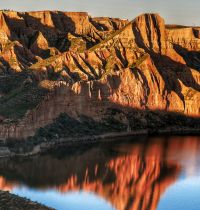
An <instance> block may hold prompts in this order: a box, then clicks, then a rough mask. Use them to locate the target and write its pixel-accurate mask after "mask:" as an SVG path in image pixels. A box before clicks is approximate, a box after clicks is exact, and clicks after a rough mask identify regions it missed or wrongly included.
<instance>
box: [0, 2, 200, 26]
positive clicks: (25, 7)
mask: <svg viewBox="0 0 200 210" xmlns="http://www.w3.org/2000/svg"><path fill="white" fill-rule="evenodd" d="M0 9H11V10H14V11H41V10H59V11H68V12H88V14H89V15H91V16H92V17H116V18H127V19H129V20H132V19H134V18H135V17H137V16H139V15H141V14H143V13H159V14H160V16H161V17H162V18H164V20H165V23H166V24H181V25H187V26H200V12H199V9H200V1H199V0H0Z"/></svg>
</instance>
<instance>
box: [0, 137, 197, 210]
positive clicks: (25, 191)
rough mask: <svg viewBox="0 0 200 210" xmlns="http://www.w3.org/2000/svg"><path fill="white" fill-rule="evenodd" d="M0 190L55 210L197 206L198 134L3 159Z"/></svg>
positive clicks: (75, 146)
mask: <svg viewBox="0 0 200 210" xmlns="http://www.w3.org/2000/svg"><path fill="white" fill-rule="evenodd" d="M0 190H8V191H10V192H11V193H13V194H16V195H19V196H22V197H27V198H29V199H31V200H32V201H37V202H39V203H42V204H45V205H46V206H49V207H53V208H55V209H58V210H86V209H87V210H92V209H95V210H101V209H102V210H129V209H130V210H135V209H137V210H154V209H157V210H172V209H173V210H174V209H181V210H186V209H187V210H188V209H190V210H197V209H200V199H199V195H200V137H198V136H167V135H166V136H132V137H123V138H115V139H105V140H103V141H100V142H94V143H73V144H65V145H59V146H56V147H54V148H52V149H50V150H48V151H45V152H44V153H42V154H40V155H37V156H32V157H25V158H22V157H18V158H16V157H10V158H3V159H0Z"/></svg>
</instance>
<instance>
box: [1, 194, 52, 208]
mask: <svg viewBox="0 0 200 210" xmlns="http://www.w3.org/2000/svg"><path fill="white" fill-rule="evenodd" d="M11 209H12V210H15V209H16V210H17V209H20V210H27V209H31V210H35V209H37V210H55V209H53V208H49V207H47V206H45V205H42V204H39V203H37V202H33V201H31V200H29V199H27V198H22V197H19V196H17V195H14V194H11V193H9V192H8V191H0V210H11Z"/></svg>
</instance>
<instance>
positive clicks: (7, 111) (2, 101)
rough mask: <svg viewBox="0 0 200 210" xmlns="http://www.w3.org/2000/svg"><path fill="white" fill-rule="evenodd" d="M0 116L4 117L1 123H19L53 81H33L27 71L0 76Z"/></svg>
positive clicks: (47, 90) (35, 105)
mask: <svg viewBox="0 0 200 210" xmlns="http://www.w3.org/2000/svg"><path fill="white" fill-rule="evenodd" d="M0 82H1V87H0V92H1V94H2V95H3V97H1V98H0V116H3V118H5V119H4V120H1V121H0V122H1V123H4V124H11V123H14V124H16V123H19V122H20V121H21V120H22V119H23V117H24V116H25V114H26V112H27V111H28V110H29V109H33V108H36V107H37V105H38V104H39V102H40V101H41V100H42V99H43V98H44V96H45V95H46V94H47V93H48V92H49V91H50V89H51V88H52V87H53V86H54V84H55V83H56V82H55V81H47V80H44V81H41V82H39V81H36V80H35V81H34V80H32V79H31V78H30V76H29V77H28V75H27V72H21V73H16V74H14V75H12V76H5V77H0Z"/></svg>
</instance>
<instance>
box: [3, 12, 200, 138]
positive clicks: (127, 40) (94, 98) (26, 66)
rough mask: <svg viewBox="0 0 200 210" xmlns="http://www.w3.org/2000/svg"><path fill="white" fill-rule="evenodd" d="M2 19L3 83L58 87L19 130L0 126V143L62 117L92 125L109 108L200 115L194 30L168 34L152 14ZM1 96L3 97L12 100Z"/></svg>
mask: <svg viewBox="0 0 200 210" xmlns="http://www.w3.org/2000/svg"><path fill="white" fill-rule="evenodd" d="M0 17H1V25H0V30H1V31H2V33H1V38H0V40H1V41H0V43H1V44H0V52H1V55H0V56H1V57H0V67H1V68H0V70H1V71H0V72H1V75H2V78H5V79H6V78H7V77H12V75H14V74H17V73H18V72H23V73H24V74H27V78H30V79H28V81H31V82H32V85H37V84H38V83H37V82H38V81H40V82H41V81H43V80H44V81H45V80H49V81H50V82H51V81H56V83H55V84H56V85H55V87H54V88H53V89H51V90H50V93H49V94H48V95H46V97H45V98H44V99H43V100H42V101H40V103H38V104H37V108H35V109H32V110H27V112H26V114H25V116H24V117H23V120H21V121H20V123H19V124H18V125H17V126H16V125H13V124H12V123H11V124H7V125H6V126H5V125H4V123H3V124H2V125H0V129H1V134H0V138H1V139H5V138H7V137H22V136H23V137H27V136H28V135H34V132H35V130H36V129H38V128H40V127H43V126H45V125H47V124H50V123H52V122H53V118H55V117H57V116H58V115H59V114H60V113H62V112H66V113H71V112H72V111H73V112H72V113H76V112H77V113H79V114H86V115H87V116H90V117H92V118H93V119H95V120H97V121H100V120H101V118H102V117H103V115H101V114H99V113H100V111H101V110H105V109H106V108H108V107H113V106H118V107H119V108H120V109H122V110H129V111H130V112H131V110H134V109H138V110H141V111H146V112H148V111H161V112H163V113H165V112H178V113H182V114H185V115H187V116H193V117H199V115H200V105H199V104H200V103H199V100H200V92H199V85H200V73H199V72H200V60H199V59H200V54H199V49H200V39H199V38H198V28H195V29H193V28H191V27H189V28H181V29H166V28H165V23H164V20H163V19H162V18H161V17H160V16H159V15H158V14H143V15H141V16H139V17H137V18H135V19H134V20H133V21H131V22H129V21H127V20H120V19H112V18H91V17H90V16H89V15H88V14H87V13H72V12H59V11H41V12H24V13H23V12H5V13H2V12H1V13H0ZM9 40H10V41H9ZM26 81H27V79H26ZM31 82H30V83H31ZM22 84H24V82H23V83H22ZM22 84H18V86H17V87H16V89H17V90H18V89H20V88H21V87H22V86H23V85H22ZM11 90H12V88H10V91H11ZM20 90H21V89H20ZM3 91H4V90H1V94H2V96H6V94H9V93H10V92H5V91H4V92H3ZM11 92H12V91H11ZM10 94H11V93H10ZM2 100H3V101H4V98H2ZM12 100H14V99H12ZM5 101H6V103H8V102H7V101H8V100H7V99H6V100H5ZM5 101H4V102H2V106H3V103H5ZM18 101H20V100H18V98H17V97H16V103H18ZM0 106H1V104H0ZM8 107H9V104H8ZM0 109H1V107H0ZM0 114H1V115H2V119H4V118H6V116H4V113H0ZM73 116H75V114H73ZM6 120H8V119H6ZM11 120H12V119H11Z"/></svg>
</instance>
